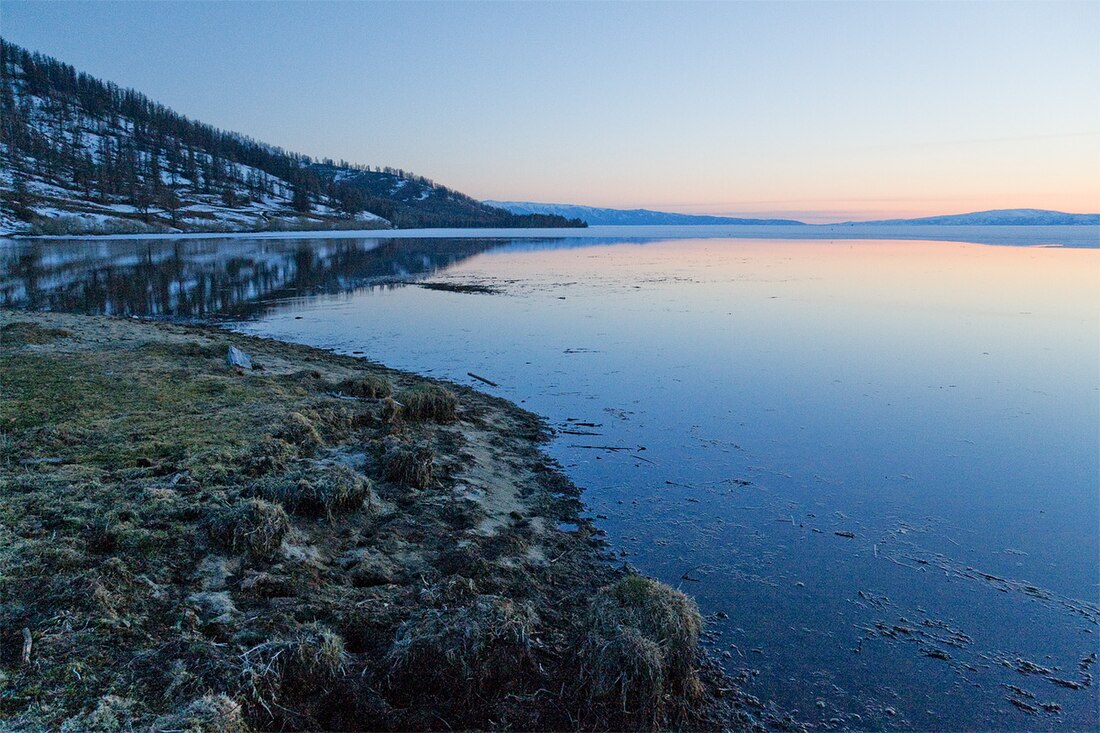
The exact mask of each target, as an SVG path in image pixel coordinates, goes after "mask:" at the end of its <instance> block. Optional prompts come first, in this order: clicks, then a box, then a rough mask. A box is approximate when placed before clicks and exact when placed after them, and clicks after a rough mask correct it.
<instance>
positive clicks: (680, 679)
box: [578, 575, 702, 728]
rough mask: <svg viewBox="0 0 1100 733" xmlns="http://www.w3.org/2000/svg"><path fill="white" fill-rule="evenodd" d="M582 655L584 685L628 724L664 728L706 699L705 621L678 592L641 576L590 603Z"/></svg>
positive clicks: (593, 697) (628, 579) (627, 579)
mask: <svg viewBox="0 0 1100 733" xmlns="http://www.w3.org/2000/svg"><path fill="white" fill-rule="evenodd" d="M585 627H586V629H587V633H586V634H585V636H584V638H583V639H582V641H581V644H580V649H579V652H578V659H579V662H580V668H581V675H580V680H579V681H580V684H581V686H582V687H583V688H585V689H587V692H588V696H589V699H590V701H591V702H593V703H594V704H603V705H605V706H606V707H607V708H608V710H609V711H610V710H615V711H617V712H619V713H621V715H622V721H621V723H622V725H624V726H627V727H641V728H656V727H662V726H665V725H667V724H668V723H669V721H670V720H671V719H673V718H675V717H677V716H678V715H680V714H682V713H684V712H686V710H685V707H686V706H688V705H690V703H691V702H692V701H695V700H697V699H698V698H699V695H700V694H701V690H702V686H701V683H700V681H699V676H698V671H697V662H698V654H699V632H700V630H701V629H702V618H701V617H700V615H699V609H698V608H697V607H696V605H695V602H694V601H692V600H691V599H690V598H688V597H687V596H686V595H684V594H683V593H681V592H680V591H678V590H674V589H672V588H670V587H668V586H667V585H664V584H663V583H659V582H657V581H655V580H650V579H649V578H643V577H641V576H637V575H633V576H628V577H625V578H622V579H621V580H619V581H618V582H617V583H615V584H614V585H611V586H608V587H606V588H604V589H603V590H601V591H600V592H599V593H598V594H597V595H596V597H595V598H594V599H593V601H592V603H591V605H590V606H589V612H588V616H587V618H586V619H585Z"/></svg>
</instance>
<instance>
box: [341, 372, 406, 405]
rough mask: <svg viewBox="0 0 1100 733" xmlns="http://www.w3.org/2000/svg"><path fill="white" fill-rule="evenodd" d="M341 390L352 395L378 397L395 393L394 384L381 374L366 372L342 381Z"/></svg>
mask: <svg viewBox="0 0 1100 733" xmlns="http://www.w3.org/2000/svg"><path fill="white" fill-rule="evenodd" d="M339 388H340V391H341V392H343V393H344V394H347V395H351V396H352V397H361V398H366V399H378V398H381V397H389V396H390V395H392V394H393V384H391V383H390V380H389V379H388V378H386V377H383V376H381V375H379V374H366V375H363V376H359V377H354V378H352V379H345V380H344V381H343V382H341V383H340V387H339Z"/></svg>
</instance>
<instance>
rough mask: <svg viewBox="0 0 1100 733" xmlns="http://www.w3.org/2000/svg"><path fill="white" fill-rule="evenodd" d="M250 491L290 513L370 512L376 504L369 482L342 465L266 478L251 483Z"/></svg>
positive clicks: (333, 464) (313, 468) (326, 465)
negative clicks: (277, 504)
mask: <svg viewBox="0 0 1100 733" xmlns="http://www.w3.org/2000/svg"><path fill="white" fill-rule="evenodd" d="M253 491H255V493H257V494H258V495H260V496H262V497H263V498H265V499H267V500H269V501H275V502H278V503H280V504H282V505H283V506H285V507H287V508H288V509H290V510H292V511H301V512H307V513H315V514H316V513H322V512H323V513H325V514H330V515H331V514H333V513H334V512H337V511H344V512H349V511H357V510H359V509H363V508H364V506H365V507H366V508H367V509H370V508H372V507H373V506H374V505H375V504H376V503H377V497H375V495H374V487H373V486H372V485H371V482H370V479H368V478H367V477H366V476H363V475H361V474H359V473H357V472H356V471H355V470H354V469H352V468H351V467H349V466H346V465H344V464H343V463H326V464H322V465H319V466H311V467H309V468H308V469H306V470H302V471H292V472H290V473H289V474H285V475H280V476H267V477H264V478H261V479H259V480H257V481H256V482H255V483H254V484H253Z"/></svg>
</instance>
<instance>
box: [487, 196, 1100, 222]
mask: <svg viewBox="0 0 1100 733" xmlns="http://www.w3.org/2000/svg"><path fill="white" fill-rule="evenodd" d="M485 203H486V204H489V205H490V206H496V207H498V208H501V209H506V210H508V211H510V212H512V213H513V214H554V215H557V216H562V217H566V218H569V219H580V220H581V221H583V222H585V223H586V224H588V225H589V226H601V225H612V226H614V225H619V226H645V225H654V224H657V225H679V226H693V225H707V224H710V225H756V226H760V225H786V226H814V225H811V224H806V223H805V222H801V221H796V220H794V219H742V218H737V217H729V216H704V215H696V214H674V213H671V212H667V211H651V210H649V209H605V208H596V207H593V206H576V205H573V204H539V203H533V202H530V201H486V202H485ZM875 225H877V226H890V225H893V226H900V225H906V226H909V225H914V226H921V225H939V226H998V225H999V226H1052V225H1059V226H1064V225H1091V226H1096V225H1100V214H1067V213H1064V212H1061V211H1047V210H1045V209H995V210H992V211H975V212H971V213H968V214H950V215H946V216H926V217H921V218H917V219H882V220H879V221H846V222H841V223H838V224H826V225H823V226H875Z"/></svg>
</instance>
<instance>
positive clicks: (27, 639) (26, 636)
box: [23, 626, 34, 664]
mask: <svg viewBox="0 0 1100 733" xmlns="http://www.w3.org/2000/svg"><path fill="white" fill-rule="evenodd" d="M33 645H34V637H32V636H31V630H30V629H28V628H27V627H26V626H24V627H23V664H30V663H31V647H32V646H33Z"/></svg>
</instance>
